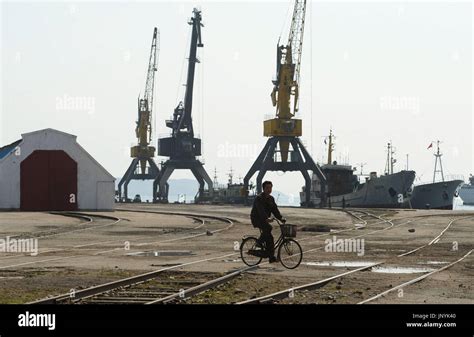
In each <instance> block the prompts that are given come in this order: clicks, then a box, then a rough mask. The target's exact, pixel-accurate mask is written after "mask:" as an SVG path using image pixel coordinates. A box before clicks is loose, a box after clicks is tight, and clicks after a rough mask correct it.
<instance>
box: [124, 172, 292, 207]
mask: <svg viewBox="0 0 474 337" xmlns="http://www.w3.org/2000/svg"><path fill="white" fill-rule="evenodd" d="M120 179H121V178H120V177H119V178H116V179H115V189H118V183H119V182H120ZM168 184H169V186H170V190H169V195H168V200H169V202H175V201H177V200H178V198H179V196H180V195H181V201H183V200H184V199H185V200H186V202H187V203H190V202H191V203H192V202H194V197H195V196H196V193H197V191H198V189H199V184H198V182H197V181H196V180H194V179H170V180H169V181H168ZM152 189H153V183H152V181H150V180H148V181H147V180H145V181H142V180H132V181H131V182H130V184H128V197H129V198H132V199H133V197H134V196H135V195H136V194H140V197H141V199H142V201H143V202H146V201H147V200H148V201H149V202H151V200H152V194H153V190H152ZM272 195H273V197H274V198H275V200H276V201H277V203H278V205H282V206H299V204H300V198H299V195H298V196H293V197H291V196H290V195H287V194H285V193H283V192H279V191H273V193H272Z"/></svg>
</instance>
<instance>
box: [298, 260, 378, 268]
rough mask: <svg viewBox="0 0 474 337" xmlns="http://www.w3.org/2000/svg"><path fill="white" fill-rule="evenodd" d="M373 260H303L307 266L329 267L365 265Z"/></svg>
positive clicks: (370, 263)
mask: <svg viewBox="0 0 474 337" xmlns="http://www.w3.org/2000/svg"><path fill="white" fill-rule="evenodd" d="M374 263H375V262H368V261H328V262H303V264H305V265H307V266H329V267H367V266H370V265H372V264H374Z"/></svg>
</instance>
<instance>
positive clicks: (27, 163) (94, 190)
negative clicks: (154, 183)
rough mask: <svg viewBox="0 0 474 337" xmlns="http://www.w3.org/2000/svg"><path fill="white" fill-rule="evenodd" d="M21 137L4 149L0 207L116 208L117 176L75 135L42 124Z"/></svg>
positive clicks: (0, 163)
mask: <svg viewBox="0 0 474 337" xmlns="http://www.w3.org/2000/svg"><path fill="white" fill-rule="evenodd" d="M21 137H22V139H20V140H18V141H16V142H13V143H11V144H9V145H6V146H4V147H1V148H0V209H4V210H5V209H9V210H14V209H20V210H24V211H52V210H58V211H73V210H112V209H114V204H115V178H114V177H113V176H112V175H111V174H110V173H109V172H107V170H106V169H105V168H103V167H102V166H101V165H100V164H99V163H98V162H97V161H96V160H95V159H94V158H93V157H92V156H91V155H90V154H89V153H88V152H87V151H86V150H84V148H82V146H81V145H79V144H78V143H77V141H76V136H74V135H71V134H68V133H65V132H61V131H58V130H54V129H44V130H39V131H34V132H30V133H25V134H22V135H21Z"/></svg>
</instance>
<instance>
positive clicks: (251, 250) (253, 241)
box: [240, 236, 262, 266]
mask: <svg viewBox="0 0 474 337" xmlns="http://www.w3.org/2000/svg"><path fill="white" fill-rule="evenodd" d="M258 252H262V250H261V249H260V248H258V247H257V238H255V237H253V236H250V237H248V238H245V239H244V240H243V241H242V243H241V245H240V257H241V258H242V261H244V263H245V264H246V265H247V266H255V265H257V264H259V263H260V261H262V257H261V256H257V255H253V254H255V253H258Z"/></svg>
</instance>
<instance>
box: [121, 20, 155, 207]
mask: <svg viewBox="0 0 474 337" xmlns="http://www.w3.org/2000/svg"><path fill="white" fill-rule="evenodd" d="M158 45H159V32H158V29H157V28H156V27H155V28H154V30H153V39H152V41H151V50H150V59H149V62H148V71H147V76H146V83H145V92H144V94H143V97H138V119H137V122H136V124H137V125H136V128H135V134H136V137H137V140H138V145H135V146H132V147H131V148H130V156H131V157H132V158H133V160H132V163H131V164H130V166H129V167H128V169H127V171H126V172H125V174H124V176H123V177H122V179H121V180H120V182H119V185H118V194H119V201H123V200H125V201H128V184H129V183H130V181H131V180H155V179H156V177H157V176H158V174H159V172H160V170H159V169H158V166H157V165H156V163H155V161H154V160H153V157H154V156H155V147H153V146H150V144H151V142H152V131H153V129H152V117H153V93H154V86H155V72H156V71H157V57H158V52H159V47H158ZM147 163H148V166H147ZM122 185H123V189H124V196H123V198H122Z"/></svg>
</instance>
